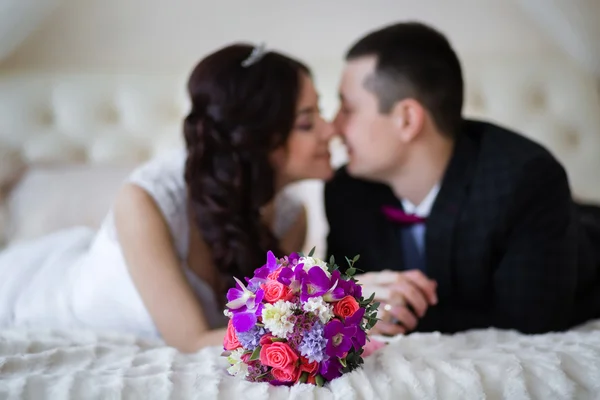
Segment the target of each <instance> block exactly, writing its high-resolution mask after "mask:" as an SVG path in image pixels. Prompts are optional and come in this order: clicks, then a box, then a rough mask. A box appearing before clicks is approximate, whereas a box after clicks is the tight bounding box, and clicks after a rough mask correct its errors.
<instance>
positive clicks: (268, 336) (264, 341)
mask: <svg viewBox="0 0 600 400" xmlns="http://www.w3.org/2000/svg"><path fill="white" fill-rule="evenodd" d="M272 337H273V335H271V334H270V333H265V334H264V335H263V337H261V338H260V340H259V341H258V343H259V344H260V345H261V346H264V345H265V344H271V343H273V341H272V340H271V338H272Z"/></svg>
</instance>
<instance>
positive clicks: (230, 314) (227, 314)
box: [223, 309, 233, 318]
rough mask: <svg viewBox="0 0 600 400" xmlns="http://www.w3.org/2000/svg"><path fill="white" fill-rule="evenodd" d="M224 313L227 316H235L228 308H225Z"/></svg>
mask: <svg viewBox="0 0 600 400" xmlns="http://www.w3.org/2000/svg"><path fill="white" fill-rule="evenodd" d="M223 314H225V316H226V317H227V318H233V313H232V312H231V311H229V310H228V309H224V310H223Z"/></svg>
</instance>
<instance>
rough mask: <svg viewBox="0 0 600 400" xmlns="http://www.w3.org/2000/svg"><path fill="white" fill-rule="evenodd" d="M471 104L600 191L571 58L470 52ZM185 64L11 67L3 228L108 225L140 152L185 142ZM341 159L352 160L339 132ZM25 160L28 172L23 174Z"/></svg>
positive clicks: (6, 86) (0, 177) (4, 94)
mask: <svg viewBox="0 0 600 400" xmlns="http://www.w3.org/2000/svg"><path fill="white" fill-rule="evenodd" d="M463 64H464V68H465V78H466V105H465V114H466V115H467V116H473V117H478V118H486V119H489V120H492V121H494V122H497V123H501V124H503V125H506V126H508V127H511V128H515V129H518V130H520V131H521V132H523V133H524V134H525V135H527V136H530V137H532V138H534V139H536V140H538V141H539V142H541V143H543V144H545V145H546V146H547V147H548V148H549V149H550V150H551V151H553V152H554V154H555V155H556V156H557V157H558V158H559V159H560V160H561V161H562V162H563V164H564V165H565V166H566V168H567V171H568V174H569V178H570V180H571V184H572V188H573V192H574V195H575V196H576V197H578V198H581V199H584V200H587V201H597V202H600V179H599V178H598V172H599V171H600V100H599V97H598V82H597V81H596V80H595V79H594V78H593V77H592V76H590V75H587V74H585V73H584V72H582V71H581V70H579V69H578V68H577V67H575V66H574V65H572V64H571V63H569V62H567V61H565V60H563V59H559V58H552V59H538V60H529V61H524V60H522V59H516V58H515V59H489V58H486V59H478V60H474V61H464V62H463ZM323 71H329V76H328V75H327V73H324V74H322V75H319V72H320V70H319V68H318V67H317V68H315V74H316V76H317V84H318V86H319V87H320V90H321V91H322V92H323V95H324V96H323V97H324V104H323V108H324V110H325V113H326V115H328V116H331V115H332V114H333V112H334V110H335V108H336V106H337V104H336V102H335V98H336V95H335V88H336V85H337V81H338V76H337V73H338V72H339V68H323ZM186 78H187V77H186V76H184V75H177V74H175V75H157V74H146V75H144V74H139V75H124V74H48V75H45V74H41V73H33V72H20V73H18V72H13V73H7V72H5V73H0V160H1V162H0V196H2V197H1V198H0V199H1V200H0V237H1V236H3V237H4V240H5V242H13V241H18V240H22V239H28V238H33V237H36V236H39V235H41V234H43V233H47V232H50V231H52V230H54V229H58V228H61V227H64V226H69V225H74V224H85V225H89V226H97V224H98V223H99V222H100V220H101V218H102V217H103V216H104V213H105V212H106V209H107V208H108V206H109V205H110V202H111V200H112V196H114V193H115V191H116V189H117V188H118V185H119V184H120V182H121V181H122V179H124V177H125V176H126V174H127V173H129V171H130V170H131V168H132V167H134V166H135V165H137V164H138V163H140V162H143V161H144V160H146V159H148V158H149V157H152V156H154V155H158V154H161V153H162V152H164V151H166V150H169V149H171V148H174V147H177V146H181V145H182V136H181V133H180V131H181V121H182V118H183V116H184V115H185V113H186V111H187V108H188V103H187V98H186V96H185V81H186ZM332 148H333V150H334V157H333V160H334V163H335V164H336V165H339V164H340V163H342V162H343V161H344V159H345V155H344V151H343V147H342V146H341V144H340V142H339V141H334V143H333V144H332ZM24 171H25V173H23V172H24ZM321 189H322V184H321V183H320V182H305V183H302V184H300V185H296V186H295V187H293V188H291V189H290V190H292V191H294V192H295V193H297V195H298V196H301V197H302V198H303V199H304V200H305V202H306V203H307V205H308V209H309V218H310V220H309V239H308V243H307V246H308V247H312V246H313V245H316V246H317V248H318V249H323V248H324V243H325V235H326V232H327V224H326V221H325V220H324V215H323V209H322V204H321V198H320V194H321Z"/></svg>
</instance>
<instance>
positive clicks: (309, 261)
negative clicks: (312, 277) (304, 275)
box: [298, 257, 331, 277]
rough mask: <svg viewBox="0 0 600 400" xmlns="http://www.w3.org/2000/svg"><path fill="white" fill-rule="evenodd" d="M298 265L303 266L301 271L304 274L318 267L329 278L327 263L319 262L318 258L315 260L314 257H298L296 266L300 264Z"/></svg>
mask: <svg viewBox="0 0 600 400" xmlns="http://www.w3.org/2000/svg"><path fill="white" fill-rule="evenodd" d="M300 263H302V264H304V266H303V267H302V269H303V270H305V271H306V272H308V271H309V270H310V269H311V268H312V267H319V268H321V269H322V270H323V271H325V274H326V275H327V276H328V277H330V276H331V274H330V273H329V271H328V270H327V263H326V262H325V261H323V260H321V259H320V258H316V257H300V259H299V260H298V264H300Z"/></svg>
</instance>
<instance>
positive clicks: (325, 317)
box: [302, 296, 333, 324]
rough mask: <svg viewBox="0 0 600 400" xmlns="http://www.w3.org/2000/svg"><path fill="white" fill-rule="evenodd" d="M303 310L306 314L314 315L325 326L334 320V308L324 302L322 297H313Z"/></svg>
mask: <svg viewBox="0 0 600 400" xmlns="http://www.w3.org/2000/svg"><path fill="white" fill-rule="evenodd" d="M302 308H303V309H304V311H306V312H312V313H314V314H315V315H316V316H317V317H319V319H320V320H321V322H322V323H323V324H326V323H327V322H329V320H330V319H331V318H333V307H331V305H329V304H327V303H326V302H325V301H323V298H322V297H321V296H316V297H311V298H310V299H308V301H306V303H304V304H303V305H302Z"/></svg>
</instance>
